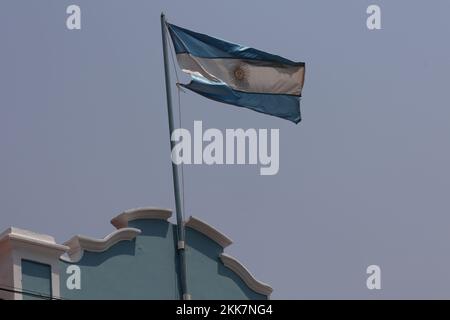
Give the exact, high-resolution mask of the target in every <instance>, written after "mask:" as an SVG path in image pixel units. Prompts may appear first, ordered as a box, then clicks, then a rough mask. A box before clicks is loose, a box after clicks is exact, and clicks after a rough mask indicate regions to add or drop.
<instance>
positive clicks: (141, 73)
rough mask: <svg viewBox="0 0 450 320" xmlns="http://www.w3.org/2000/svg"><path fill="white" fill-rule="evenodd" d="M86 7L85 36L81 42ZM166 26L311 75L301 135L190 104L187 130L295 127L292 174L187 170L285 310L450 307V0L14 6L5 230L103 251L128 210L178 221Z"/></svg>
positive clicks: (2, 152) (0, 177)
mask: <svg viewBox="0 0 450 320" xmlns="http://www.w3.org/2000/svg"><path fill="white" fill-rule="evenodd" d="M69 4H78V5H80V6H81V10H82V30H81V31H68V30H67V29H66V27H65V19H66V14H65V9H66V7H67V6H68V5H69ZM369 4H378V5H380V6H381V9H382V27H383V29H382V30H380V31H369V30H367V28H366V22H365V21H366V17H367V15H366V13H365V11H366V8H367V6H368V5H369ZM161 11H165V12H166V15H167V18H168V20H169V21H170V22H173V23H175V24H177V25H180V26H184V27H186V28H189V29H192V30H196V31H200V32H204V33H207V34H210V35H212V36H216V37H220V38H224V39H227V40H229V41H233V42H237V43H241V44H244V45H248V46H253V47H256V48H258V49H262V50H265V51H268V52H271V53H276V54H280V55H282V56H284V57H286V58H289V59H292V60H298V61H305V62H306V84H305V87H304V90H303V95H304V98H303V100H302V116H303V121H302V122H301V123H300V124H299V125H298V126H295V125H293V124H292V123H290V122H288V121H285V120H282V119H278V118H274V117H269V116H265V115H262V114H258V113H256V112H252V111H250V110H246V109H240V108H236V107H233V106H228V105H223V104H219V103H216V102H213V101H210V100H207V99H204V98H202V97H200V96H198V95H195V94H194V93H190V92H189V93H186V94H182V96H181V98H182V115H183V127H186V128H189V129H191V128H192V126H193V121H194V120H202V121H203V126H204V128H211V127H214V128H220V129H225V128H279V129H280V172H279V173H278V175H276V176H260V175H259V169H258V167H257V166H222V167H219V166H212V167H208V166H187V167H185V188H186V211H187V213H186V214H187V215H195V216H197V217H199V218H201V219H203V220H205V221H207V222H208V223H210V224H212V225H214V226H215V227H217V228H218V229H219V230H221V231H222V232H224V233H225V234H227V235H228V236H230V237H231V238H232V239H233V240H234V244H233V245H232V246H231V247H229V248H228V249H227V252H229V253H230V254H232V255H234V256H236V257H237V258H238V259H239V260H240V261H242V262H243V263H244V264H245V265H246V266H247V267H248V268H249V270H250V271H252V272H253V273H254V275H255V276H256V277H257V278H258V279H260V280H263V281H265V282H268V283H269V284H271V285H272V286H273V288H274V294H273V298H275V299H276V298H450V275H449V272H448V270H449V269H450V232H449V230H450V170H449V168H448V166H449V163H450V146H449V137H450V108H449V102H448V92H449V89H448V85H449V79H448V75H449V74H450V44H449V42H448V35H449V34H450V32H449V31H450V18H449V17H448V16H449V14H450V2H448V1H445V0H435V1H428V2H427V1H409V0H408V1H406V0H401V1H382V0H372V1H355V0H353V1H351V0H345V1H323V0H322V1H270V2H269V1H259V2H257V4H256V2H251V4H250V2H248V3H244V2H243V1H143V0H142V1H125V0H121V1H119V0H114V1H113V0H108V1H106V0H102V1H100V0H98V1H87V0H73V1H50V0H40V1H23V0H21V1H18V0H2V1H1V3H0V41H1V45H0V217H1V219H0V231H1V230H3V229H6V228H7V227H8V226H10V225H12V226H17V227H22V228H26V229H30V230H33V231H36V232H42V233H47V234H51V235H53V236H55V237H56V238H57V240H58V241H59V242H63V241H65V240H67V239H68V238H69V237H71V236H72V235H73V234H75V233H81V234H85V235H90V236H96V237H102V236H104V235H105V234H107V233H109V232H110V231H111V230H112V226H110V225H109V220H110V219H111V218H112V217H113V216H114V215H116V214H118V213H120V212H121V211H123V210H125V209H129V208H134V207H140V206H157V207H168V208H173V207H174V205H173V192H172V185H171V167H170V159H169V152H170V148H169V142H168V125H167V111H166V105H165V96H164V82H163V63H162V53H161V39H160V21H159V15H160V12H161ZM183 79H186V77H183ZM175 101H176V99H175ZM370 264H378V265H380V267H381V269H382V290H381V291H369V290H367V288H366V286H365V281H366V277H367V275H366V274H365V270H366V267H367V266H368V265H370Z"/></svg>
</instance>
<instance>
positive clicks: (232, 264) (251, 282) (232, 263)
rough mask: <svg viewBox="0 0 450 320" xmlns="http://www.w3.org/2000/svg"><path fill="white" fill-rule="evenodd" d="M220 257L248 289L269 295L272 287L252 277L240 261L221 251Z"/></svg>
mask: <svg viewBox="0 0 450 320" xmlns="http://www.w3.org/2000/svg"><path fill="white" fill-rule="evenodd" d="M220 259H221V260H222V262H223V264H224V265H225V266H226V267H227V268H230V269H231V270H232V271H234V272H235V273H236V274H237V275H238V276H239V277H240V278H241V279H242V280H243V281H244V282H245V284H246V285H247V286H248V287H249V288H250V289H252V290H253V291H255V292H257V293H259V294H262V295H265V296H270V294H271V293H272V291H273V289H272V288H271V287H270V286H269V285H268V284H265V283H263V282H260V281H258V280H256V279H255V277H253V275H252V274H251V273H250V271H248V269H247V268H246V267H244V265H242V263H240V262H239V261H238V260H236V259H235V258H233V257H232V256H230V255H228V254H225V253H222V254H221V255H220Z"/></svg>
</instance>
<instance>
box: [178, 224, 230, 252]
mask: <svg viewBox="0 0 450 320" xmlns="http://www.w3.org/2000/svg"><path fill="white" fill-rule="evenodd" d="M185 226H186V227H189V228H191V229H194V230H196V231H198V232H200V233H203V234H204V235H205V236H207V237H208V238H210V239H212V240H214V241H215V242H217V243H218V244H219V245H220V246H221V247H222V248H226V247H228V246H229V245H230V244H232V243H233V241H232V240H231V239H230V238H228V237H227V236H226V235H224V234H223V233H221V232H220V231H218V230H217V229H216V228H214V227H213V226H211V225H209V224H207V223H206V222H204V221H202V220H200V219H198V218H195V217H189V219H188V221H187V222H186V223H185Z"/></svg>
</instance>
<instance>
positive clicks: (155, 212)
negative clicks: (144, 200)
mask: <svg viewBox="0 0 450 320" xmlns="http://www.w3.org/2000/svg"><path fill="white" fill-rule="evenodd" d="M171 216H172V210H169V209H159V208H137V209H130V210H127V211H124V212H122V213H121V214H119V215H118V216H116V217H115V218H113V219H112V220H111V224H112V225H113V226H114V227H116V228H117V229H121V228H126V227H128V222H129V221H133V220H140V219H160V220H167V219H169V218H170V217H171Z"/></svg>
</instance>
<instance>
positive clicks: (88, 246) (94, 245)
mask: <svg viewBox="0 0 450 320" xmlns="http://www.w3.org/2000/svg"><path fill="white" fill-rule="evenodd" d="M140 233H141V230H139V229H136V228H122V229H119V230H116V231H114V232H112V233H110V234H109V235H107V236H106V237H105V238H103V239H94V238H90V237H86V236H81V235H77V236H74V237H73V238H71V239H70V240H69V241H67V242H65V243H64V244H65V245H67V246H68V247H69V250H68V252H67V254H68V255H69V259H67V258H66V257H61V259H63V260H65V261H68V262H71V263H74V262H78V261H80V260H81V258H82V257H83V252H84V250H87V251H92V252H102V251H105V250H108V249H109V248H110V247H111V246H113V245H115V244H116V243H117V242H119V241H123V240H133V239H134V238H135V237H136V236H137V235H139V234H140Z"/></svg>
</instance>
